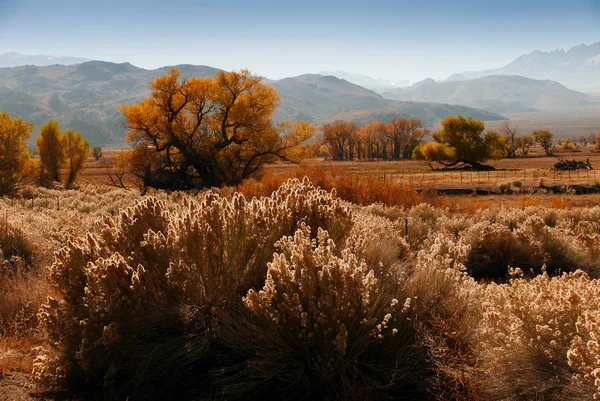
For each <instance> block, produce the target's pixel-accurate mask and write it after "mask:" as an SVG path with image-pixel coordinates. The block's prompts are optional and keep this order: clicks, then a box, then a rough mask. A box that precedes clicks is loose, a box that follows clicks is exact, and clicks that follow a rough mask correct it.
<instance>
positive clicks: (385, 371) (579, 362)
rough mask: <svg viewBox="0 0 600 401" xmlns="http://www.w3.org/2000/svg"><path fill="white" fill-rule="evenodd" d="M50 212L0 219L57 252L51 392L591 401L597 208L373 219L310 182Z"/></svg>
mask: <svg viewBox="0 0 600 401" xmlns="http://www.w3.org/2000/svg"><path fill="white" fill-rule="evenodd" d="M57 193H58V192H57V191H52V190H47V189H35V190H33V191H32V197H33V199H34V202H35V203H34V206H33V207H34V208H36V209H37V210H39V211H41V210H44V213H43V214H42V213H31V212H30V211H27V208H28V207H29V206H30V203H29V202H30V200H17V201H16V204H11V203H6V202H14V201H12V200H10V201H7V200H4V199H3V200H0V202H5V203H0V205H4V206H6V207H11V208H12V209H11V210H13V212H14V213H13V215H15V216H17V218H19V217H18V214H19V213H22V217H20V218H21V219H22V224H21V226H22V227H23V231H24V232H26V233H29V232H30V231H31V232H32V233H34V234H33V235H35V237H31V238H39V241H40V244H35V245H33V244H31V246H32V247H33V248H32V249H42V250H45V249H51V248H52V247H56V246H57V244H61V243H62V244H66V245H65V246H64V247H62V248H61V249H60V250H59V251H58V252H57V253H56V254H55V260H54V262H53V264H52V267H51V269H50V276H51V282H52V283H53V286H54V288H53V289H52V290H49V289H46V290H45V294H50V295H51V297H50V298H49V299H48V301H47V302H45V305H43V306H42V308H41V310H40V312H39V314H38V316H39V319H40V320H41V322H42V328H44V331H45V335H46V336H47V339H48V341H47V344H46V346H44V347H43V349H41V350H40V353H39V356H38V358H37V360H36V362H35V368H34V373H35V375H36V377H37V378H38V379H39V380H40V383H41V384H42V386H43V387H42V388H60V389H68V390H71V391H77V390H86V391H92V392H96V393H98V394H102V395H103V396H104V398H105V399H107V400H110V399H126V398H129V399H130V400H136V399H144V400H145V399H228V400H230V399H254V398H259V397H260V398H267V399H272V398H280V399H326V400H342V399H343V400H346V399H356V400H375V399H424V400H427V399H432V400H434V399H435V400H523V399H544V400H585V399H594V397H596V398H597V397H600V385H599V383H600V351H599V350H600V347H599V346H598V339H599V338H600V330H599V329H598V327H600V326H599V323H600V308H599V307H598V301H597V300H598V299H599V296H600V283H599V282H598V275H599V272H600V270H599V268H600V266H599V263H600V262H599V260H598V259H599V258H598V255H600V249H599V247H600V241H599V239H600V238H599V236H600V207H594V208H577V209H568V210H566V209H565V210H558V209H548V208H542V207H537V206H536V207H526V208H522V209H505V208H497V209H488V210H483V211H479V212H478V213H477V214H465V215H460V214H456V213H452V212H450V211H449V210H447V209H442V208H439V207H435V206H432V205H430V204H426V203H422V204H419V205H417V206H414V207H410V208H402V207H388V206H384V205H382V204H372V205H369V206H366V207H365V206H356V205H352V204H350V203H346V202H345V201H343V200H341V199H339V198H337V197H336V196H335V192H327V191H325V190H322V189H320V188H318V187H316V186H314V185H313V184H311V183H310V182H309V181H308V180H306V179H305V180H297V179H294V180H290V181H288V182H285V183H284V184H283V185H282V186H281V187H279V188H278V189H276V190H275V191H274V192H273V193H272V194H270V195H269V196H263V197H256V198H252V199H251V200H248V199H247V198H245V197H244V196H243V195H241V194H240V193H234V194H227V193H225V195H226V196H223V195H220V194H217V193H215V192H210V191H209V192H204V193H200V194H198V195H192V194H183V193H172V194H169V195H167V194H166V193H158V194H157V196H156V197H148V198H140V197H138V196H133V197H126V196H124V195H123V192H122V191H117V190H102V189H99V188H93V187H90V188H86V189H84V190H83V191H80V192H73V193H69V194H68V195H65V196H66V197H65V198H63V199H61V207H60V209H59V208H58V207H57V205H56V204H54V196H55V195H56V194H57ZM140 199H141V200H140ZM36 209H34V211H35V210H36ZM119 209H121V211H119V212H116V210H119ZM81 211H84V213H86V215H87V216H88V217H86V218H84V219H81V220H80V222H79V224H78V225H77V228H75V226H74V225H73V223H72V222H73V219H75V218H76V216H78V215H79V214H80V212H81ZM102 214H104V216H102V217H101V215H102ZM66 219H71V227H70V228H68V225H67V224H65V225H64V226H61V222H64V221H66ZM13 221H14V220H13ZM52 225H54V226H55V227H58V228H55V229H54V230H49V229H48V227H50V226H52ZM11 227H14V224H12V226H11ZM41 227H43V229H41ZM36 230H37V231H36ZM5 231H6V232H11V233H16V232H17V231H15V230H14V229H11V230H10V231H9V230H5ZM13 236H14V235H13ZM24 241H25V242H24V243H25V244H29V242H28V240H26V239H25V240H24ZM25 249H26V248H25ZM34 254H35V252H34ZM13 282H14V283H21V284H20V287H18V286H17V287H14V288H15V291H22V292H24V288H23V285H22V283H25V281H23V280H21V281H13ZM36 299H37V298H36ZM0 300H1V301H3V302H4V303H3V304H4V305H6V304H7V302H6V301H5V300H4V298H1V297H0ZM23 302H25V300H23ZM38 302H39V301H38ZM14 304H15V305H18V302H16V301H15V303H14ZM32 305H36V304H35V302H34V303H32ZM0 310H2V308H0ZM13 310H16V309H15V308H14V307H13ZM9 318H10V319H13V320H15V319H16V318H15V317H12V318H11V317H9Z"/></svg>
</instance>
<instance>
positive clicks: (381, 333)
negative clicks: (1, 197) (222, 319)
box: [224, 226, 432, 400]
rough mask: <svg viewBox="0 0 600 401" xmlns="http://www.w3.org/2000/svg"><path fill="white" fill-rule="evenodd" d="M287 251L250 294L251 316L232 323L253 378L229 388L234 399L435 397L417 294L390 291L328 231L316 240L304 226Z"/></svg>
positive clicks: (245, 372)
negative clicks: (418, 325) (415, 318)
mask: <svg viewBox="0 0 600 401" xmlns="http://www.w3.org/2000/svg"><path fill="white" fill-rule="evenodd" d="M317 243H318V245H317ZM278 247H279V248H280V249H281V253H279V254H276V255H275V256H274V260H273V262H271V263H269V270H268V273H267V280H266V283H265V286H264V288H263V290H261V291H257V290H252V289H251V290H250V291H249V292H248V295H247V296H246V297H245V298H244V304H245V307H246V309H247V313H248V314H249V315H250V316H249V317H244V318H241V319H240V318H238V319H233V320H232V321H230V322H229V324H228V326H227V327H226V333H225V334H224V338H225V341H226V342H227V344H228V345H229V346H231V347H232V348H233V349H235V350H236V351H238V352H239V353H242V354H243V356H244V358H243V359H244V360H245V361H246V362H245V363H243V364H241V365H240V366H239V368H238V370H235V371H234V372H233V374H235V375H240V376H243V377H244V378H245V380H244V381H243V382H242V383H236V385H235V386H226V387H225V394H226V395H227V397H228V399H229V397H233V398H247V397H248V396H249V395H250V396H252V397H255V396H258V397H264V396H269V395H270V396H272V397H273V396H274V397H277V398H281V399H289V400H292V399H298V400H300V399H315V398H319V399H330V400H351V399H354V400H375V399H381V397H382V396H383V395H385V394H388V395H390V396H392V397H395V396H399V395H402V397H404V398H411V399H430V398H432V396H431V394H429V393H428V391H427V377H428V376H430V374H431V373H430V372H429V369H428V367H429V366H428V365H429V364H428V362H427V350H426V348H424V347H423V346H422V345H421V344H420V343H419V341H418V340H417V337H416V332H415V329H414V327H413V325H412V323H411V321H410V316H411V315H410V313H409V311H408V310H409V308H410V298H406V299H402V300H400V301H399V300H398V299H396V298H395V297H396V296H398V295H399V294H402V291H399V289H400V286H399V285H398V284H399V283H397V285H396V286H394V287H389V286H385V283H382V282H380V281H379V280H377V278H376V275H375V273H374V271H373V270H371V269H370V267H369V266H367V264H366V263H365V262H360V261H359V260H358V259H357V258H356V256H355V255H354V254H352V253H350V252H349V251H342V252H341V256H340V257H338V256H336V254H337V252H336V246H335V244H334V242H333V241H332V240H331V239H330V238H329V237H328V234H327V232H325V231H322V230H319V233H318V235H317V240H316V241H315V240H311V237H310V229H309V228H308V227H306V226H304V227H303V228H302V229H301V230H299V231H297V232H296V234H295V235H294V237H287V238H283V239H281V240H280V241H279V242H278ZM390 279H391V278H390ZM396 281H398V278H396ZM384 288H387V290H384ZM394 394H395V396H394Z"/></svg>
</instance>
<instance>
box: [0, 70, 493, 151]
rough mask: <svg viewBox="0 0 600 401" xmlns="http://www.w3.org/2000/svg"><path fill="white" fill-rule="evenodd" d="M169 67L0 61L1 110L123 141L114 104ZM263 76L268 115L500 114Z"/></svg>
mask: <svg viewBox="0 0 600 401" xmlns="http://www.w3.org/2000/svg"><path fill="white" fill-rule="evenodd" d="M177 67H178V68H179V69H180V70H181V73H182V75H183V76H184V77H190V76H200V77H208V76H213V75H214V74H215V73H216V72H217V71H218V69H216V68H213V67H208V66H194V65H178V66H177ZM168 71H169V67H163V68H159V69H155V70H146V69H142V68H139V67H136V66H134V65H132V64H129V63H122V64H116V63H110V62H103V61H89V62H85V63H81V64H75V65H68V66H64V65H50V66H33V65H26V66H21V67H13V68H0V110H6V111H8V112H9V113H11V114H13V115H17V116H20V117H22V118H24V119H26V120H27V121H33V122H34V123H35V124H36V127H38V129H39V126H40V125H41V124H43V123H45V122H46V121H48V120H51V119H54V120H57V121H58V122H59V123H60V124H61V126H62V127H64V128H72V129H76V130H81V131H82V133H83V134H84V136H86V137H87V138H89V139H90V141H91V143H92V145H121V146H122V144H123V140H124V137H125V128H124V124H123V117H122V115H121V114H120V113H119V111H118V106H119V105H120V104H130V103H136V102H139V101H140V100H141V99H143V98H144V97H146V96H148V94H149V93H150V89H149V85H148V82H149V81H150V80H152V79H154V78H156V77H158V76H160V75H164V74H165V73H167V72H168ZM265 81H266V82H267V83H268V84H270V85H272V86H274V87H275V89H277V91H278V92H279V94H280V96H281V104H280V107H279V108H278V109H277V111H276V113H275V115H274V119H275V120H283V119H292V120H299V119H302V120H307V121H309V122H312V123H314V124H317V125H318V124H321V123H323V122H327V121H332V120H335V119H338V118H344V119H348V120H352V121H356V122H359V123H364V122H368V121H373V120H377V119H386V120H390V119H392V118H394V117H399V116H406V117H412V118H418V119H421V120H422V121H424V123H425V124H427V125H431V124H435V123H436V122H439V121H440V119H443V118H445V117H446V116H448V115H456V114H465V115H470V116H473V117H475V118H478V119H483V120H486V121H490V120H500V119H503V117H502V116H501V115H499V114H496V113H492V112H489V111H484V110H479V109H474V108H469V107H465V106H460V105H445V104H434V103H415V102H405V101H399V100H393V99H386V98H384V97H383V96H381V95H379V94H377V93H376V92H374V91H371V90H369V89H366V88H363V87H361V86H358V85H356V84H353V83H350V82H348V81H346V80H343V79H339V78H336V77H333V76H324V75H319V74H307V75H301V76H298V77H292V78H285V79H281V80H276V81H273V80H265Z"/></svg>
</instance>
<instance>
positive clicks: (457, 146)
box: [319, 116, 600, 169]
mask: <svg viewBox="0 0 600 401" xmlns="http://www.w3.org/2000/svg"><path fill="white" fill-rule="evenodd" d="M322 132H323V140H322V143H321V148H320V151H319V153H320V154H327V155H329V157H331V158H332V159H333V160H355V159H384V160H400V159H411V158H413V159H416V160H424V161H425V162H427V164H428V165H429V166H430V167H432V168H433V166H434V165H436V164H437V165H442V166H444V167H445V168H450V167H470V168H476V169H481V168H485V167H486V166H483V165H482V162H484V161H486V160H489V159H498V158H501V157H505V158H516V157H526V156H527V155H528V154H529V151H530V148H531V147H532V146H534V145H536V144H537V145H539V146H540V148H541V149H543V151H544V153H545V154H546V155H548V156H552V155H553V154H554V152H555V151H556V150H557V144H556V141H555V138H554V135H553V134H552V133H551V132H550V131H548V130H535V131H533V132H532V133H531V134H529V135H518V132H517V128H515V127H514V126H512V125H511V124H510V122H506V123H505V124H503V125H502V127H501V128H500V130H499V132H497V131H494V130H488V131H487V132H486V130H485V123H484V122H483V121H480V120H476V119H474V118H471V117H464V116H450V117H447V118H446V119H445V120H444V121H442V129H441V130H439V131H437V132H434V133H433V134H432V137H433V139H434V142H429V143H425V142H424V141H423V140H424V138H425V136H426V135H428V134H430V132H429V130H427V128H424V127H423V124H422V122H421V121H419V120H415V119H409V118H396V119H394V120H392V122H390V123H385V122H372V123H369V124H366V125H364V126H362V127H358V126H357V125H356V124H354V123H352V122H347V121H341V120H338V121H335V122H333V123H330V124H324V125H323V126H322ZM586 138H587V137H586ZM594 139H595V143H596V147H595V148H594V151H600V134H598V135H596V136H595V138H594ZM589 140H591V137H590V138H587V139H586V141H584V142H585V143H586V144H587V143H589ZM578 141H579V140H578ZM584 142H578V143H584ZM558 146H560V149H559V150H563V151H564V150H573V149H575V148H576V146H575V143H574V142H572V141H571V140H569V139H566V140H562V141H559V142H558Z"/></svg>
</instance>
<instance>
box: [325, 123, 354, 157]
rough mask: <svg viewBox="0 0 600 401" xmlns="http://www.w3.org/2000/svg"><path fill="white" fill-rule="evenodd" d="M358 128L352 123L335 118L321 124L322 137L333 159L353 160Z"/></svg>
mask: <svg viewBox="0 0 600 401" xmlns="http://www.w3.org/2000/svg"><path fill="white" fill-rule="evenodd" d="M357 133H358V129H357V128H356V125H354V123H351V122H348V121H343V120H336V121H334V122H333V123H331V124H325V125H323V139H324V141H325V143H326V144H327V146H328V147H329V152H330V154H331V157H332V158H333V159H334V160H353V159H354V148H355V146H356V140H357Z"/></svg>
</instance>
